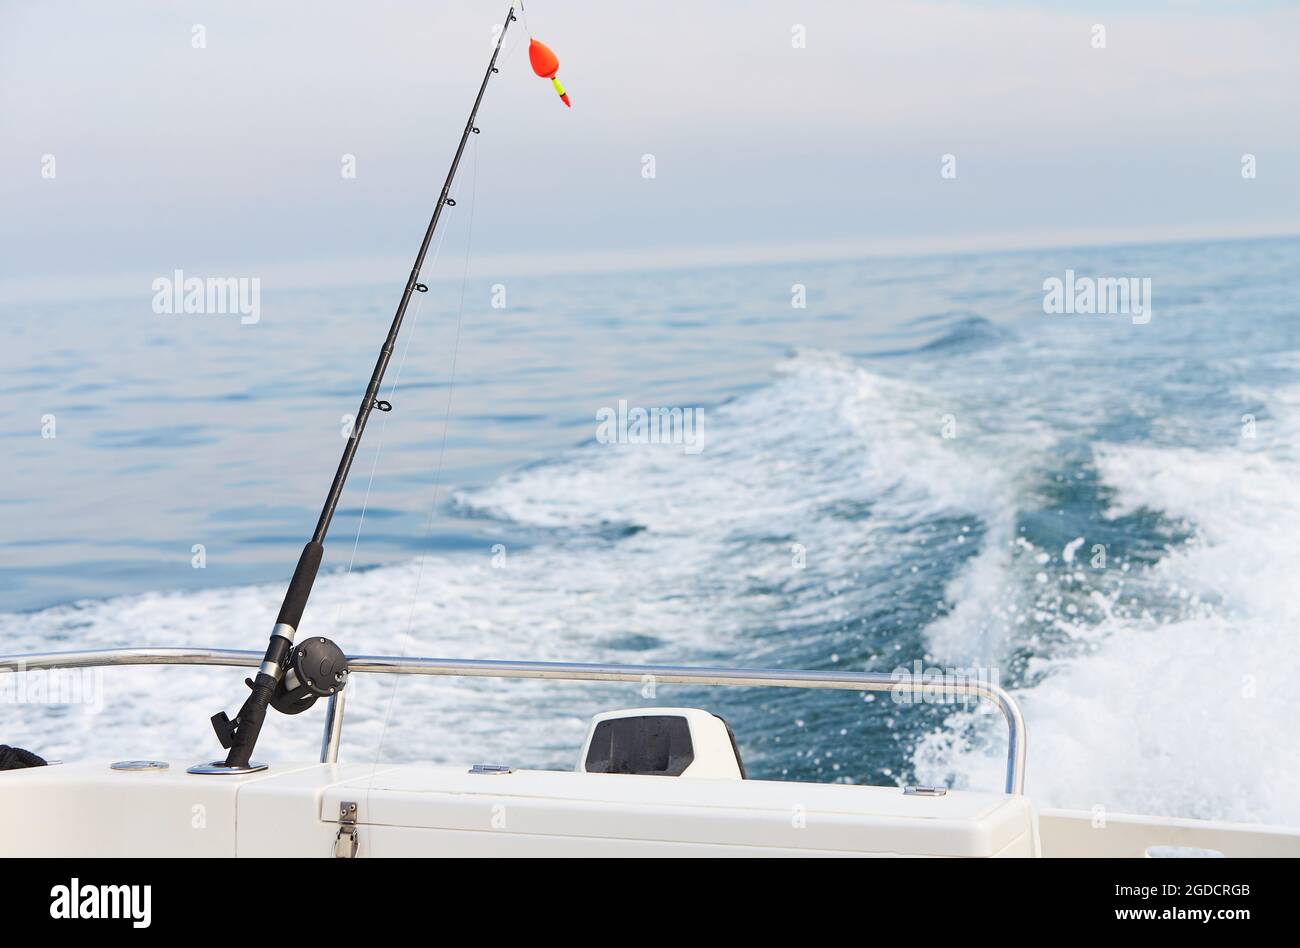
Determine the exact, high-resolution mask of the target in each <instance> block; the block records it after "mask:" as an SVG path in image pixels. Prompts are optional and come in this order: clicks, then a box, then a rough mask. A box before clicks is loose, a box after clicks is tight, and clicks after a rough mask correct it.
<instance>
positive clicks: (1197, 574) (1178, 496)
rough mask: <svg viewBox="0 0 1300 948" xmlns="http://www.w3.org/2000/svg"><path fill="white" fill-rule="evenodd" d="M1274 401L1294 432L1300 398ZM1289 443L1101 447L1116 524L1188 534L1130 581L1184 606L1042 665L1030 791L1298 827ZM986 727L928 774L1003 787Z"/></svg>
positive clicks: (1134, 612) (927, 755)
mask: <svg viewBox="0 0 1300 948" xmlns="http://www.w3.org/2000/svg"><path fill="white" fill-rule="evenodd" d="M1269 403H1270V408H1271V410H1272V412H1273V424H1274V426H1275V430H1274V434H1277V433H1279V432H1282V431H1292V432H1293V431H1295V430H1296V429H1297V427H1298V424H1297V423H1298V421H1300V413H1297V412H1296V408H1297V406H1298V405H1300V400H1297V390H1294V389H1287V390H1283V391H1280V392H1276V393H1274V394H1273V396H1272V397H1271V398H1269ZM1291 443H1293V442H1291V441H1290V440H1289V439H1286V438H1276V439H1274V440H1273V444H1272V450H1268V451H1265V450H1261V449H1260V447H1259V445H1258V444H1256V443H1253V442H1248V441H1247V442H1243V443H1242V444H1241V445H1240V446H1239V447H1234V448H1223V449H1218V450H1192V449H1188V448H1159V447H1151V446H1132V445H1125V446H1114V445H1112V446H1106V447H1103V448H1100V449H1099V450H1098V451H1097V454H1096V464H1097V468H1098V470H1099V472H1100V473H1101V476H1102V478H1103V480H1104V481H1105V483H1106V484H1108V485H1110V486H1111V487H1113V488H1114V489H1115V491H1116V492H1117V493H1116V499H1115V503H1114V505H1113V508H1112V511H1111V513H1112V514H1115V515H1119V514H1123V513H1131V512H1134V511H1138V510H1142V509H1147V510H1156V511H1161V512H1162V513H1163V514H1164V515H1165V516H1166V517H1167V518H1170V519H1172V520H1176V521H1183V522H1184V523H1185V524H1186V525H1187V526H1188V527H1189V528H1190V529H1191V530H1192V536H1191V539H1190V540H1189V541H1188V542H1187V543H1184V544H1181V545H1179V546H1176V547H1175V548H1174V549H1172V550H1170V551H1168V552H1167V553H1166V554H1165V555H1164V556H1163V557H1162V558H1161V559H1160V560H1159V561H1158V562H1157V563H1156V564H1155V565H1154V566H1152V567H1150V568H1149V569H1146V570H1143V571H1141V573H1140V575H1134V576H1132V577H1131V579H1130V580H1129V585H1130V587H1131V586H1133V585H1134V584H1139V585H1141V586H1142V587H1143V588H1144V589H1145V590H1149V591H1155V592H1157V593H1159V594H1160V595H1162V596H1164V597H1165V599H1166V600H1167V601H1168V602H1172V603H1176V604H1181V606H1179V607H1176V608H1168V607H1166V608H1161V609H1153V610H1143V609H1140V608H1120V609H1118V610H1115V611H1114V612H1113V613H1111V614H1110V615H1109V616H1108V617H1106V618H1104V619H1103V620H1102V621H1100V622H1099V623H1097V624H1095V625H1091V626H1083V625H1080V626H1078V627H1076V628H1075V632H1076V634H1077V635H1078V636H1079V637H1081V638H1083V639H1085V640H1086V648H1083V649H1082V650H1079V651H1075V652H1070V653H1067V654H1065V655H1064V656H1062V657H1061V658H1059V659H1055V660H1046V661H1042V662H1040V663H1039V664H1038V666H1037V670H1038V671H1039V672H1040V673H1042V674H1044V675H1045V677H1044V679H1043V680H1041V681H1040V682H1039V683H1038V684H1037V685H1035V686H1034V687H1032V688H1026V689H1024V690H1022V691H1021V692H1020V695H1019V696H1020V698H1021V700H1022V702H1023V704H1024V707H1025V714H1026V718H1027V720H1028V721H1029V724H1030V727H1029V731H1030V735H1031V744H1030V747H1031V751H1030V756H1029V780H1028V790H1029V793H1030V795H1031V796H1032V797H1034V798H1035V800H1036V801H1037V802H1038V803H1039V804H1040V805H1056V806H1072V807H1081V808H1091V807H1092V806H1094V805H1098V804H1100V805H1103V806H1105V807H1107V808H1108V809H1110V810H1111V811H1113V812H1126V811H1127V812H1147V813H1160V814H1171V815H1179V816H1193V817H1204V818H1216V819H1228V820H1241V821H1262V822H1274V823H1297V822H1300V781H1297V780H1296V776H1297V774H1300V746H1298V745H1297V743H1296V741H1295V736H1294V735H1295V726H1296V722H1297V721H1300V711H1297V706H1296V704H1295V689H1294V682H1295V681H1296V680H1297V676H1300V643H1298V642H1297V639H1296V637H1295V635H1294V629H1295V628H1296V625H1297V621H1298V620H1300V599H1298V598H1297V596H1296V590H1297V589H1298V588H1300V582H1298V581H1300V552H1298V551H1297V547H1296V543H1295V537H1296V536H1297V535H1300V494H1298V493H1297V490H1296V484H1297V483H1300V465H1298V464H1297V463H1296V461H1295V459H1294V454H1293V451H1292V449H1291V448H1290V447H1289V445H1290V444H1291ZM989 581H990V582H992V583H995V584H996V583H998V582H999V580H998V578H997V577H990V578H989ZM1008 581H1012V582H1014V577H1013V576H1012V575H1011V574H1007V575H1004V576H1003V577H1002V578H1001V582H1002V583H1004V584H1005V583H1007V582H1008ZM1116 598H1119V597H1116ZM1127 602H1128V600H1126V599H1120V605H1121V606H1123V605H1124V604H1125V603H1127ZM1114 604H1115V603H1114V601H1112V605H1114ZM953 723H955V724H958V725H962V724H970V723H971V721H970V718H969V717H963V716H957V717H955V718H954V722H953ZM975 733H976V735H977V737H976V740H975V742H974V745H973V746H968V745H966V744H965V743H964V741H963V740H962V739H961V738H960V737H957V738H954V737H953V736H952V735H951V734H936V735H933V736H931V737H930V738H929V739H928V740H926V741H924V742H923V743H922V745H921V746H920V747H919V748H918V749H917V752H916V756H915V762H916V764H917V766H918V770H919V771H920V775H921V779H926V780H942V779H945V778H954V779H956V780H957V781H959V782H962V783H968V782H969V783H975V784H983V785H987V784H988V783H989V782H994V781H996V780H997V779H998V777H997V775H998V773H1000V770H1001V766H1002V762H1001V756H1000V755H1001V750H1000V748H1001V747H1002V746H1003V745H1002V738H1001V736H1000V735H997V727H995V726H994V724H993V722H990V721H981V722H979V725H978V726H977V727H976V731H975Z"/></svg>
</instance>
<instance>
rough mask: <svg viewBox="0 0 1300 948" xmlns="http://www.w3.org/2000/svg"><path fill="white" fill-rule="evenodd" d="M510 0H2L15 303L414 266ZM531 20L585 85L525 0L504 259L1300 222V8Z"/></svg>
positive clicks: (578, 10) (497, 104) (575, 6)
mask: <svg viewBox="0 0 1300 948" xmlns="http://www.w3.org/2000/svg"><path fill="white" fill-rule="evenodd" d="M507 4H508V0H444V2H432V0H423V2H405V0H401V2H398V0H391V2H378V0H377V2H367V3H358V2H338V0H312V2H299V0H276V2H252V0H248V2H245V0H220V2H217V0H167V2H163V0H155V2H137V0H114V2H111V3H105V2H71V0H44V2H36V0H0V300H3V299H6V298H9V299H20V298H23V297H24V295H36V296H40V295H44V294H50V293H55V294H59V293H72V292H74V291H75V290H76V289H84V290H85V291H86V292H91V291H92V290H96V289H98V288H107V287H110V286H113V285H121V286H126V285H137V286H138V285H139V282H140V281H141V280H147V279H148V278H150V275H156V274H160V273H171V272H172V271H173V270H175V269H184V270H187V271H188V272H191V273H193V272H205V273H210V272H214V271H221V272H222V273H226V274H238V275H246V274H247V275H258V274H264V275H266V276H267V278H268V279H270V278H274V279H278V280H280V281H281V282H286V283H289V282H293V281H295V280H304V281H306V280H318V279H324V280H344V281H346V280H367V279H381V278H383V277H384V276H388V277H389V278H391V275H392V273H393V272H394V267H396V268H398V269H397V272H398V273H399V274H400V273H401V272H403V268H405V267H409V261H410V259H411V256H412V254H413V251H414V249H415V247H416V246H417V245H418V242H419V239H420V236H421V234H422V232H423V229H424V226H425V224H426V222H427V220H428V215H429V213H430V211H431V209H432V205H433V202H434V200H435V198H436V195H437V193H438V190H439V188H440V186H441V183H442V179H443V176H444V175H445V173H446V169H447V165H448V163H449V161H450V157H451V154H452V152H453V150H454V148H455V145H456V141H457V139H458V137H459V134H460V132H461V130H462V129H463V127H464V122H465V119H466V117H467V115H468V110H469V107H470V104H471V101H472V98H473V94H474V92H475V91H476V89H477V85H478V83H479V81H480V79H481V77H482V73H483V69H484V67H485V66H486V62H487V58H488V56H489V55H490V51H491V44H492V39H493V32H492V31H493V28H494V25H496V24H499V23H500V22H501V21H502V19H503V18H504V14H505V10H506V7H507ZM525 22H526V26H527V27H528V28H529V29H531V31H532V32H533V33H534V34H535V35H536V36H537V38H538V39H540V40H542V41H544V42H546V43H547V44H549V45H550V46H551V47H552V48H553V49H554V50H555V52H556V53H557V54H558V56H559V58H560V62H561V67H560V78H561V79H562V80H563V81H564V83H565V85H566V86H567V88H568V90H569V93H570V95H571V97H572V101H573V108H572V109H571V110H570V109H565V108H564V107H563V105H562V104H561V103H560V102H559V100H558V99H557V97H556V96H555V93H554V92H553V91H552V90H551V88H550V85H549V83H548V82H546V81H545V80H543V79H539V78H537V77H536V76H534V75H533V74H532V72H531V70H530V69H529V68H528V65H527V60H526V55H525V48H524V46H525V44H524V43H521V42H519V41H520V40H525V41H526V33H527V30H525V29H522V28H521V26H523V25H524V24H522V23H516V24H514V25H512V27H511V30H510V33H509V34H508V35H507V43H506V55H505V57H504V61H503V62H502V64H501V67H502V68H501V73H500V74H499V75H498V76H497V77H495V78H494V80H493V82H492V84H491V85H490V87H489V89H488V93H487V96H486V99H485V101H484V104H483V107H482V110H481V112H480V114H479V120H478V124H479V126H480V127H481V128H482V134H481V135H480V136H478V137H477V138H476V139H475V140H474V143H473V147H472V149H471V151H470V152H469V153H467V156H466V161H465V164H464V165H463V166H462V172H461V176H460V178H459V180H458V188H459V190H458V194H459V195H460V197H461V198H462V199H468V200H462V201H461V204H460V206H459V210H458V213H468V212H469V210H470V208H471V207H472V212H473V224H472V228H473V246H474V255H473V256H474V261H475V264H474V266H475V267H476V268H491V267H495V268H497V269H499V270H502V271H511V272H513V271H518V272H537V271H545V270H547V269H565V270H582V269H584V268H592V269H598V268H609V267H611V266H613V267H622V266H640V265H675V264H680V263H689V262H714V261H717V262H725V261H728V260H738V261H745V260H758V259H784V258H789V259H797V258H802V257H809V256H845V255H853V254H856V253H889V252H912V251H924V250H926V249H928V248H933V249H950V248H957V249H975V250H979V249H997V248H1000V247H1021V246H1023V247H1033V246H1041V245H1046V244H1060V243H1072V242H1077V243H1108V242H1122V241H1145V240H1156V239H1184V238H1186V239H1193V238H1200V237H1217V236H1224V237H1233V236H1251V235H1260V234H1270V233H1286V234H1294V233H1300V187H1297V178H1298V177H1300V121H1297V116H1300V5H1289V4H1281V3H1250V2H1243V3H1231V4H1229V3H1197V2H1141V0H1135V2H1130V3H1117V2H1098V3H1085V2H1076V3H1059V2H1039V3H1032V2H997V3H993V2H986V3H959V2H889V0H879V2H861V3H857V2H855V3H845V2H842V0H841V2H820V0H785V2H777V0H750V2H742V0H709V2H700V0H694V2H690V0H659V2H654V3H636V4H633V3H619V2H609V0H606V2H602V3H596V2H589V0H533V2H532V3H528V4H527V6H526V21H525ZM1098 26H1100V27H1103V28H1104V30H1105V46H1104V48H1096V47H1095V41H1096V36H1097V33H1096V27H1098ZM196 27H201V28H202V36H203V41H204V42H203V44H202V45H201V46H196V43H195V38H196ZM800 28H802V36H803V37H804V42H803V43H802V44H800V43H799V42H797V39H798V35H799V34H800ZM1246 154H1250V155H1254V156H1255V163H1256V177H1255V178H1253V179H1247V178H1243V176H1242V156H1243V155H1246ZM347 155H351V156H354V157H355V168H356V175H355V177H345V176H344V174H343V173H342V167H343V162H344V160H345V158H344V156H347ZM647 155H652V156H653V157H654V176H653V177H646V176H645V173H644V169H645V160H646V159H645V156H647ZM945 155H951V156H954V158H955V169H956V176H955V177H944V176H943V175H942V173H941V172H942V170H943V162H944V156H945ZM47 156H53V160H54V165H53V168H54V175H53V176H52V177H51V176H49V175H48V174H46V173H45V172H46V171H47V168H48V167H49V164H48V163H49V159H48V157H47ZM949 167H952V165H950V166H949Z"/></svg>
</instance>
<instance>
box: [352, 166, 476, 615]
mask: <svg viewBox="0 0 1300 948" xmlns="http://www.w3.org/2000/svg"><path fill="white" fill-rule="evenodd" d="M476 174H477V172H476ZM457 193H458V194H459V188H458V189H457ZM471 207H472V203H471ZM446 237H447V231H446V230H444V231H442V232H441V233H440V234H439V235H438V243H437V244H435V245H434V248H433V257H432V259H431V260H430V261H429V263H428V264H427V268H428V269H429V270H430V272H432V271H433V270H435V269H436V268H437V265H438V257H439V256H440V255H441V253H442V242H443V241H444V240H445V239H446ZM424 296H425V294H423V293H421V294H420V298H419V299H418V300H416V302H415V312H414V313H413V314H412V315H411V328H410V330H409V331H408V335H407V337H406V345H405V346H404V347H403V348H402V357H401V359H399V360H398V363H397V372H396V374H395V375H394V376H393V381H392V382H391V383H390V384H389V386H388V397H389V399H392V397H393V394H394V393H395V392H396V391H397V383H398V382H400V381H401V379H402V370H403V368H405V366H406V356H407V353H409V352H410V351H411V343H412V342H413V341H414V339H415V336H416V334H417V331H418V329H419V326H420V312H421V310H422V309H423V308H424ZM387 430H388V413H387V412H385V413H384V417H383V420H382V421H381V422H380V425H379V440H378V442H377V443H376V444H375V454H374V458H373V460H372V461H371V464H370V477H369V478H368V479H367V480H366V492H365V495H364V496H363V497H362V500H361V514H360V516H359V518H358V519H357V533H356V536H355V537H354V538H353V540H352V553H351V555H350V556H349V557H348V566H347V569H345V570H344V571H343V575H344V576H348V575H350V574H351V573H352V565H353V563H355V562H356V558H357V550H358V548H359V547H360V545H361V532H362V527H363V526H364V525H365V521H366V511H367V509H369V506H370V490H371V488H372V487H373V486H374V483H375V472H376V470H378V468H379V455H380V452H382V451H383V449H384V432H386V431H387ZM342 619H343V603H342V602H340V603H339V606H338V610H337V611H336V612H335V614H334V627H333V631H334V633H337V632H338V630H339V624H340V623H341V622H342Z"/></svg>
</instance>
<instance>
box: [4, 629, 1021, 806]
mask: <svg viewBox="0 0 1300 948" xmlns="http://www.w3.org/2000/svg"><path fill="white" fill-rule="evenodd" d="M261 661H262V653H261V652H250V651H242V650H238V649H220V648H108V649H95V650H88V651H80V652H47V653H33V654H30V655H3V656H0V672H23V671H36V670H39V669H50V668H93V667H107V666H113V665H219V666H226V667H232V668H256V667H257V666H258V665H259V664H260V663H261ZM348 665H349V667H350V668H351V669H352V671H353V672H359V673H361V674H382V675H441V676H446V677H458V678H547V679H551V680H555V681H630V682H655V683H657V684H692V685H728V686H740V687H772V688H829V689H835V690H841V691H888V692H892V693H894V694H898V693H907V694H911V695H921V694H923V693H925V692H926V691H927V690H928V689H933V688H934V687H935V686H934V684H933V683H932V682H927V681H924V680H922V679H920V678H913V677H910V676H902V677H900V676H897V675H883V674H878V673H873V672H814V671H789V670H785V669H761V668H709V667H704V668H690V667H683V666H677V665H593V664H580V663H576V662H501V661H485V660H477V659H455V658H407V657H404V656H398V655H354V656H350V657H349V658H348ZM941 687H942V689H943V691H944V694H945V695H951V696H962V697H973V698H979V699H982V700H984V701H988V702H991V703H992V704H993V705H995V706H996V707H997V709H998V710H999V711H1001V712H1002V717H1003V718H1004V719H1005V720H1006V723H1007V770H1006V792H1007V793H1012V794H1020V793H1024V790H1025V756H1026V748H1025V740H1026V738H1025V719H1024V716H1023V715H1022V714H1021V712H1020V705H1019V704H1017V703H1016V699H1015V698H1013V697H1011V695H1010V694H1008V693H1007V692H1006V691H1005V690H1003V689H1002V688H1001V687H999V686H997V685H994V684H989V683H987V682H981V681H966V680H958V681H955V682H947V683H944V684H943V685H942V686H941ZM344 694H345V692H341V693H340V694H339V695H336V696H335V697H334V698H331V699H330V701H329V707H328V709H327V711H326V715H325V732H324V735H323V736H322V739H321V762H322V763H333V762H334V761H336V760H337V759H338V752H339V744H340V742H341V740H342V736H343V715H344V700H345V699H344Z"/></svg>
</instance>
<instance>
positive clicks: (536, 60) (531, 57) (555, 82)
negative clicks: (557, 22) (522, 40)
mask: <svg viewBox="0 0 1300 948" xmlns="http://www.w3.org/2000/svg"><path fill="white" fill-rule="evenodd" d="M528 62H529V63H530V64H531V65H532V67H533V72H535V73H537V75H539V76H541V77H542V78H543V79H549V80H551V85H552V86H554V87H555V91H556V92H557V93H559V96H560V101H561V102H563V103H564V104H565V105H567V106H568V107H569V108H573V106H572V104H570V102H569V94H568V93H567V92H565V91H564V86H562V85H560V80H559V79H557V78H556V77H555V74H556V73H557V72H559V71H560V59H559V57H558V56H556V55H555V54H554V53H553V52H551V48H550V47H549V46H547V45H546V44H545V43H539V42H537V40H529V41H528Z"/></svg>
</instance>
